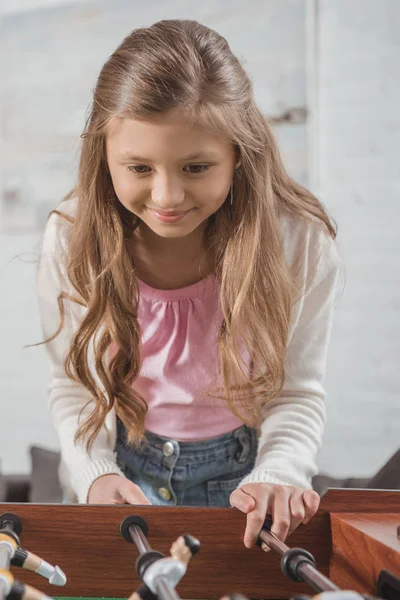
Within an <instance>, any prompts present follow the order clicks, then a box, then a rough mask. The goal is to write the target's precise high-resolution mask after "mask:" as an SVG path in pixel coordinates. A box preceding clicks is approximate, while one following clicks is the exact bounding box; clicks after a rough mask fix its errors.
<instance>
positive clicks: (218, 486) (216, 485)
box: [207, 471, 249, 506]
mask: <svg viewBox="0 0 400 600" xmlns="http://www.w3.org/2000/svg"><path fill="white" fill-rule="evenodd" d="M248 473H249V471H246V472H243V473H242V475H240V477H237V476H236V477H235V478H234V479H222V480H214V481H208V482H207V496H208V506H230V502H229V498H230V496H231V494H232V492H233V491H234V490H236V488H237V487H238V485H239V483H240V482H241V481H242V479H244V477H246V475H248Z"/></svg>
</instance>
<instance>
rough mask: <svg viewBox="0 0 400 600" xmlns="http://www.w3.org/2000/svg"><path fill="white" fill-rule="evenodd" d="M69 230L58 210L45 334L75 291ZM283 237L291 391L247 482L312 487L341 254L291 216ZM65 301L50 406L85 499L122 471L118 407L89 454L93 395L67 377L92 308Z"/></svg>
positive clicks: (278, 402)
mask: <svg viewBox="0 0 400 600" xmlns="http://www.w3.org/2000/svg"><path fill="white" fill-rule="evenodd" d="M59 209H60V210H61V211H62V212H64V213H66V214H69V215H71V216H73V214H74V212H75V201H74V200H69V201H65V202H63V203H62V204H61V205H60V207H59ZM70 228H71V225H70V224H69V223H68V221H66V220H65V219H63V218H61V217H59V216H58V215H56V214H53V215H52V216H51V217H50V219H49V221H48V223H47V226H46V230H45V233H44V237H43V241H42V249H41V257H40V262H39V268H38V273H37V293H38V299H39V307H40V312H41V319H42V327H43V334H44V336H45V337H46V338H47V337H49V336H51V335H52V334H54V332H55V331H56V330H57V328H58V325H59V322H60V314H59V309H58V304H57V297H58V296H59V294H60V293H61V291H64V292H67V293H68V292H70V293H71V294H73V289H72V287H71V284H70V282H69V280H68V277H67V274H66V266H65V257H66V255H67V251H68V239H69V232H70ZM282 236H283V242H284V248H285V255H286V260H287V261H288V264H289V265H291V266H294V265H295V264H296V269H298V270H297V271H296V272H298V273H299V276H300V277H299V282H300V284H299V287H300V294H299V296H300V298H299V300H297V302H296V303H295V305H294V307H293V311H292V316H291V326H290V334H289V340H288V349H287V357H286V364H285V384H284V388H283V390H282V393H281V394H280V396H279V398H277V399H275V400H274V401H272V402H270V403H269V404H268V405H267V407H266V409H265V415H264V416H265V418H264V421H263V424H262V426H261V431H260V436H259V444H258V454H257V460H256V465H255V467H254V469H253V471H252V472H251V473H250V474H249V475H248V476H247V477H246V478H245V479H244V480H243V481H242V482H241V485H242V484H244V483H250V482H270V483H278V484H279V483H281V484H291V485H296V486H300V487H302V488H309V487H310V486H311V478H312V477H313V475H315V473H316V472H317V467H316V455H317V452H318V449H319V447H320V445H321V438H322V433H323V429H324V423H325V403H324V397H325V393H324V388H323V385H322V381H323V376H324V371H325V364H326V356H327V348H328V342H329V336H330V330H331V324H332V315H333V311H334V304H335V298H336V290H337V284H338V280H339V277H338V275H339V258H338V253H337V250H336V245H335V243H334V241H333V240H332V239H331V238H330V236H329V235H328V234H327V232H326V229H325V227H324V226H323V225H321V224H320V223H315V222H312V221H306V220H305V219H297V220H296V221H292V220H289V219H285V221H284V222H283V223H282ZM299 257H301V262H300V261H299ZM296 260H297V261H298V262H296ZM64 306H65V326H64V328H63V330H62V332H61V333H60V334H59V335H58V337H57V338H56V339H55V340H53V341H52V342H50V343H48V344H46V347H47V351H48V355H49V358H50V365H51V383H50V393H49V407H50V412H51V416H52V419H53V422H54V426H55V428H56V431H57V434H58V437H59V441H60V447H61V455H62V466H61V469H60V478H61V482H62V485H63V487H64V491H65V494H66V497H67V500H68V501H70V502H73V501H76V500H78V501H79V502H82V503H85V502H87V496H88V491H89V488H90V486H91V484H92V483H93V481H94V480H95V479H97V478H98V477H100V476H101V475H105V474H107V473H118V474H120V475H123V474H122V472H121V471H120V469H119V468H118V466H117V463H116V456H115V452H114V448H115V442H116V416H115V412H114V410H112V411H111V412H110V413H109V415H108V416H107V419H106V423H105V426H104V427H103V428H102V430H101V431H100V433H99V435H98V436H97V438H96V440H95V442H94V444H93V448H92V452H91V455H90V456H89V455H88V454H87V453H86V451H85V449H84V448H83V446H81V445H80V444H79V445H75V443H74V436H75V433H76V431H77V429H78V426H79V424H78V423H81V422H82V421H79V414H80V413H81V411H82V408H83V407H84V406H85V404H86V403H87V402H89V403H90V402H91V398H90V394H89V393H88V392H87V390H86V389H85V388H83V386H81V385H78V384H76V383H74V382H73V381H71V380H70V379H69V378H68V377H67V375H66V373H65V369H64V358H65V355H66V352H67V349H68V348H69V345H70V341H71V336H72V332H74V331H76V328H77V327H78V324H79V322H80V320H81V319H82V316H83V315H84V312H85V308H83V307H82V306H80V305H78V304H76V303H73V302H70V301H64ZM89 412H91V408H90V407H87V408H86V409H85V410H84V411H83V412H82V415H81V419H82V418H83V419H84V418H85V416H87V415H88V414H89Z"/></svg>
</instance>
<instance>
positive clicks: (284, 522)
mask: <svg viewBox="0 0 400 600" xmlns="http://www.w3.org/2000/svg"><path fill="white" fill-rule="evenodd" d="M291 493H292V492H291V489H290V488H289V487H287V486H285V485H277V486H276V487H275V489H274V495H273V499H272V527H271V533H273V534H274V535H276V537H277V538H278V539H279V540H281V541H282V542H284V541H285V539H286V536H287V534H288V531H289V528H290V524H291V517H290V507H289V499H290V496H291Z"/></svg>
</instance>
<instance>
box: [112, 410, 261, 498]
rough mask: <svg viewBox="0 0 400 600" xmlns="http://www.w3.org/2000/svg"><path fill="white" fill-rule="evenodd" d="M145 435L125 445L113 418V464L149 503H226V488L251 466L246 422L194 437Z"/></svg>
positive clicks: (251, 435)
mask: <svg viewBox="0 0 400 600" xmlns="http://www.w3.org/2000/svg"><path fill="white" fill-rule="evenodd" d="M145 435H146V439H147V443H144V444H143V445H142V446H141V447H140V449H139V450H134V449H132V448H129V447H128V446H127V445H126V443H125V439H126V432H125V428H124V426H123V424H122V422H121V421H120V420H119V419H117V444H116V455H117V462H118V465H119V466H120V468H121V469H122V471H123V472H124V474H125V476H126V477H127V478H128V479H130V481H132V482H133V483H136V484H137V485H138V486H139V487H140V488H141V490H142V491H143V493H144V494H145V496H146V497H147V498H148V499H149V501H150V502H151V503H152V504H162V505H164V506H174V505H180V506H230V504H229V497H230V495H231V493H232V492H233V490H235V489H236V488H237V486H238V485H239V483H240V481H241V480H242V479H243V477H245V476H246V475H248V473H250V471H251V470H252V469H253V467H254V463H255V459H256V453H257V436H256V432H255V430H254V429H251V428H249V427H247V426H246V425H243V426H242V427H239V428H238V429H235V430H234V431H232V432H230V433H226V434H224V435H220V436H218V437H215V438H211V439H208V440H203V441H200V442H177V441H176V440H173V439H169V438H164V437H161V436H159V435H155V434H154V433H150V432H146V434H145Z"/></svg>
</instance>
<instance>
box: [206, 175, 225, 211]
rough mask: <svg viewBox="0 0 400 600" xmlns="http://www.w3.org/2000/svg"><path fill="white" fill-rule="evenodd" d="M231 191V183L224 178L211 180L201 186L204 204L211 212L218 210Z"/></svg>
mask: <svg viewBox="0 0 400 600" xmlns="http://www.w3.org/2000/svg"><path fill="white" fill-rule="evenodd" d="M230 189H231V181H230V179H227V178H226V177H217V178H213V180H212V181H209V182H207V183H205V184H203V186H202V196H203V198H204V204H205V205H208V206H209V207H210V209H212V210H213V211H216V210H218V209H219V208H220V207H221V206H222V204H223V203H224V202H225V200H226V198H227V197H228V195H229V192H230Z"/></svg>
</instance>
